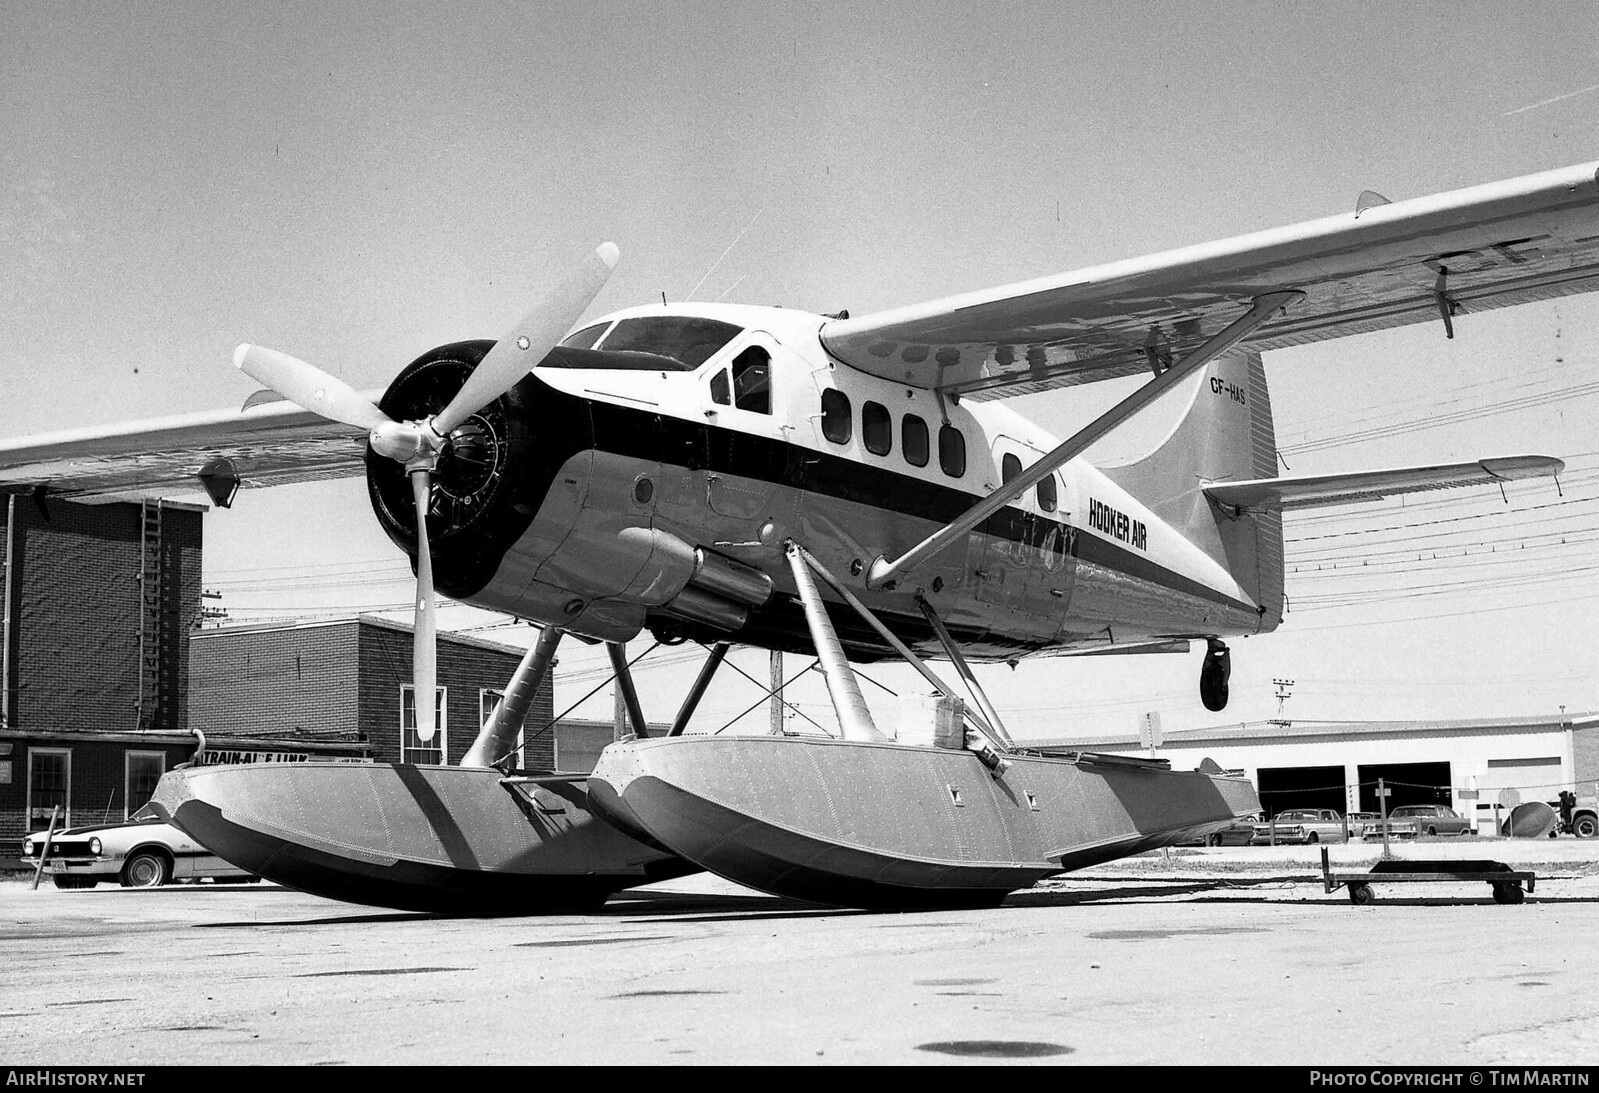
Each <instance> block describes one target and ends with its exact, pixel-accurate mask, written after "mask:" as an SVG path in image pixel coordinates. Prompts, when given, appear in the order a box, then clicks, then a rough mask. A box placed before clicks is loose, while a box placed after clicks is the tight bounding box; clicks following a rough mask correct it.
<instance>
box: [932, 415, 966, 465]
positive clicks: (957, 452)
mask: <svg viewBox="0 0 1599 1093" xmlns="http://www.w3.org/2000/svg"><path fill="white" fill-rule="evenodd" d="M938 465H939V467H941V468H942V469H943V471H944V473H945V474H947V475H949V476H950V477H951V478H959V477H960V476H961V475H963V474H965V473H966V438H965V437H964V436H962V435H961V431H960V430H959V429H957V428H955V426H953V425H945V426H943V427H941V428H940V429H939V430H938Z"/></svg>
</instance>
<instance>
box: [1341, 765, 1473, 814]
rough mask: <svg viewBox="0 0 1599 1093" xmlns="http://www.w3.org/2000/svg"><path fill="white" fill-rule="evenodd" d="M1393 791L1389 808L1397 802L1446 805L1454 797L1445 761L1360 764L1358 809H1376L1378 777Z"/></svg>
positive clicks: (1371, 810)
mask: <svg viewBox="0 0 1599 1093" xmlns="http://www.w3.org/2000/svg"><path fill="white" fill-rule="evenodd" d="M1379 778H1381V779H1382V780H1383V781H1384V783H1385V784H1386V785H1387V787H1388V788H1389V789H1390V790H1392V791H1393V792H1392V793H1390V794H1389V795H1388V807H1389V808H1398V807H1399V806H1400V805H1447V804H1449V803H1450V802H1451V801H1452V800H1453V794H1452V792H1451V790H1450V787H1451V786H1452V785H1453V783H1452V782H1450V780H1449V764H1448V763H1372V764H1371V765H1369V766H1366V765H1362V766H1361V767H1360V808H1361V810H1362V811H1363V812H1379V811H1381V809H1380V808H1379V807H1378V804H1377V779H1379Z"/></svg>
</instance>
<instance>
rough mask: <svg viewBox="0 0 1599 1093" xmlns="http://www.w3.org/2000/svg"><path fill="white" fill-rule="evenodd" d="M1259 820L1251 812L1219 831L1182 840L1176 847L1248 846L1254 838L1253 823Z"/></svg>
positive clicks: (1257, 816)
mask: <svg viewBox="0 0 1599 1093" xmlns="http://www.w3.org/2000/svg"><path fill="white" fill-rule="evenodd" d="M1259 819H1260V813H1258V812H1251V813H1250V814H1249V815H1248V816H1240V817H1239V818H1238V819H1236V820H1234V821H1233V822H1232V823H1230V824H1228V825H1227V826H1226V827H1224V828H1222V829H1221V830H1220V831H1212V832H1211V833H1210V834H1208V835H1204V836H1200V837H1197V838H1192V839H1184V840H1183V841H1182V842H1180V843H1178V844H1177V845H1178V846H1248V845H1249V840H1250V839H1251V838H1253V837H1254V834H1255V823H1256V822H1257V821H1258V820H1259Z"/></svg>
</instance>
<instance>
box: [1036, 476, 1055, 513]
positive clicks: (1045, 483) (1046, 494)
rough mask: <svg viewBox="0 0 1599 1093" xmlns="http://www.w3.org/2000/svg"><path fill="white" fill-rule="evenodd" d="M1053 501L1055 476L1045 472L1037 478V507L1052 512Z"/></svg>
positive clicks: (1053, 509) (1053, 507) (1053, 508)
mask: <svg viewBox="0 0 1599 1093" xmlns="http://www.w3.org/2000/svg"><path fill="white" fill-rule="evenodd" d="M1055 503H1056V494H1055V476H1054V475H1053V474H1047V475H1045V476H1044V477H1043V478H1040V479H1039V480H1038V507H1039V508H1041V509H1043V510H1044V511H1045V512H1054V511H1055Z"/></svg>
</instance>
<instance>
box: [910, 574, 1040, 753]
mask: <svg viewBox="0 0 1599 1093" xmlns="http://www.w3.org/2000/svg"><path fill="white" fill-rule="evenodd" d="M916 605H917V606H918V607H920V608H921V609H922V614H923V615H925V616H927V622H928V624H929V625H930V626H932V628H933V633H935V634H937V635H938V642H939V644H940V645H942V646H943V647H944V652H945V653H947V654H949V659H950V661H951V662H952V663H953V664H954V665H955V670H956V671H957V672H959V673H960V676H961V678H962V679H964V680H965V681H966V686H967V687H968V688H969V689H970V690H971V692H972V697H973V698H975V699H977V706H978V708H979V709H981V710H982V711H983V716H984V717H986V718H988V723H989V725H990V726H991V727H992V731H993V734H994V739H995V740H996V741H997V742H998V743H999V744H1000V745H1001V746H1002V747H1004V748H1005V749H1006V750H1007V751H1010V750H1014V749H1015V747H1016V742H1015V741H1014V740H1012V739H1011V736H1010V733H1008V732H1006V731H1005V723H1004V722H1002V721H1001V720H1000V719H999V711H998V710H996V709H994V704H993V703H992V702H990V701H989V700H988V694H987V692H985V691H984V690H983V685H982V684H981V683H978V682H977V677H976V676H975V675H973V674H972V669H971V666H970V665H968V664H967V663H966V658H965V657H963V656H961V650H960V646H959V645H956V644H955V639H954V638H952V637H950V636H949V631H948V630H946V629H945V628H944V620H943V619H941V618H939V617H938V612H936V611H934V610H933V605H932V604H930V603H928V602H927V601H926V600H924V599H923V598H922V597H920V596H917V597H916Z"/></svg>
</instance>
